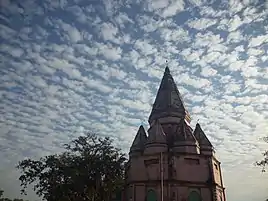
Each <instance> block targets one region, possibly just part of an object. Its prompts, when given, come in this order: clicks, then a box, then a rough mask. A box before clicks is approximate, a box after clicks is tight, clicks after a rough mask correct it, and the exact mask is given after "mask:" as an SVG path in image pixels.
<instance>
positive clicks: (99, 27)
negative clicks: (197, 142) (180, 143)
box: [0, 0, 268, 201]
mask: <svg viewBox="0 0 268 201" xmlns="http://www.w3.org/2000/svg"><path fill="white" fill-rule="evenodd" d="M264 2H265V1H259V0H252V1H251V0H243V1H242V0H230V1H227V0H221V1H220V0H169V1H167V0H53V1H50V0H24V1H19V0H13V1H11V0H0V61H1V62H0V73H1V76H0V159H1V162H0V188H3V189H4V190H5V192H6V196H10V197H11V198H12V197H21V196H20V191H19V190H20V186H19V181H18V177H19V172H18V171H17V170H16V169H15V166H16V165H17V164H18V161H20V160H22V159H25V158H33V159H38V158H39V157H42V156H45V155H48V154H53V153H58V152H60V151H62V144H64V143H67V142H69V141H70V140H72V139H74V138H76V137H78V136H80V135H83V134H85V133H86V132H89V131H94V132H97V133H98V134H99V135H103V136H110V137H112V138H113V139H114V142H115V145H116V146H118V147H120V148H122V150H124V151H125V152H126V153H127V152H128V149H129V146H130V145H131V143H132V140H133V138H134V136H135V134H136V132H137V130H138V127H139V125H140V124H143V125H144V126H145V127H146V128H147V129H148V123H147V121H148V116H149V114H150V110H151V106H152V104H153V102H154V98H155V96H156V92H157V89H158V86H159V84H160V80H161V78H162V76H163V72H164V69H165V66H166V63H165V61H166V60H168V66H169V68H170V70H171V73H172V75H173V77H174V79H175V81H176V83H177V86H178V88H179V91H180V92H181V94H182V96H183V99H184V101H185V105H186V107H187V109H188V110H189V112H190V114H191V117H192V122H191V125H192V126H193V128H194V127H195V124H196V123H197V121H198V120H199V123H200V124H201V126H202V128H203V130H204V131H205V133H206V134H207V136H208V138H209V139H210V140H211V142H212V143H213V145H214V146H215V148H216V154H217V157H218V159H219V160H220V161H221V162H222V169H223V178H224V185H225V187H226V195H227V200H228V201H252V200H254V201H263V200H264V199H265V198H267V196H268V173H261V169H260V168H258V167H255V166H254V162H255V161H256V160H260V159H261V158H262V155H261V154H262V152H263V151H264V150H265V149H267V144H265V143H264V142H262V141H261V140H260V138H261V137H264V136H265V135H267V130H268V121H267V118H268V104H267V102H268V68H267V64H268V55H267V53H268V44H267V41H268V34H267V32H268V21H267V19H268V18H267V15H268V3H264ZM27 198H29V199H31V200H35V199H36V196H34V193H33V192H32V191H29V195H28V197H27ZM36 200H37V199H36Z"/></svg>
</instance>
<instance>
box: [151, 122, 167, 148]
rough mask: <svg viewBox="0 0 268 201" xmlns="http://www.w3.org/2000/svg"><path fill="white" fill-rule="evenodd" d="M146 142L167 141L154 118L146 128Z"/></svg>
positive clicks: (161, 142)
mask: <svg viewBox="0 0 268 201" xmlns="http://www.w3.org/2000/svg"><path fill="white" fill-rule="evenodd" d="M147 143H156V144H157V143H160V144H163V143H167V140H166V134H165V133H164V131H163V128H162V126H161V124H160V123H159V121H158V120H156V121H155V123H154V124H153V125H152V126H151V128H150V129H149V130H148V139H147Z"/></svg>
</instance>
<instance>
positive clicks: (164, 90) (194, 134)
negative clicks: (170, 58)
mask: <svg viewBox="0 0 268 201" xmlns="http://www.w3.org/2000/svg"><path fill="white" fill-rule="evenodd" d="M190 121H191V118H190V115H189V113H188V112H187V110H186V108H185V105H184V103H183V100H182V97H181V95H180V92H179V90H178V89H177V86H176V84H175V82H174V79H173V77H172V75H171V74H170V70H169V68H168V67H166V69H165V73H164V76H163V78H162V81H161V84H160V87H159V90H158V92H157V96H156V99H155V102H154V104H153V108H152V112H151V114H150V116H149V124H150V128H149V130H148V135H147V134H146V131H145V129H144V127H143V126H140V128H139V129H138V132H137V134H136V136H135V139H134V141H133V143H132V146H131V148H130V152H129V161H128V163H127V166H126V186H125V200H126V201H162V200H163V201H226V198H225V192H224V187H223V181H222V174H221V166H220V162H219V161H218V160H217V159H216V157H215V152H214V149H213V146H212V144H211V143H210V141H209V139H208V138H207V136H206V135H205V133H204V131H203V130H202V128H201V126H200V125H199V124H197V125H196V127H195V129H194V130H193V129H192V128H191V126H190Z"/></svg>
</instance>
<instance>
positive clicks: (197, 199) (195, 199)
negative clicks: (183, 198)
mask: <svg viewBox="0 0 268 201" xmlns="http://www.w3.org/2000/svg"><path fill="white" fill-rule="evenodd" d="M188 201H201V196H200V194H199V193H198V192H196V191H192V192H191V193H190V194H189V196H188Z"/></svg>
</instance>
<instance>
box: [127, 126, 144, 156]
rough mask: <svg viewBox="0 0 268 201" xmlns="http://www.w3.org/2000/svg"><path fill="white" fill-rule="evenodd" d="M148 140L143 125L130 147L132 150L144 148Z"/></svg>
mask: <svg viewBox="0 0 268 201" xmlns="http://www.w3.org/2000/svg"><path fill="white" fill-rule="evenodd" d="M146 141H147V135H146V132H145V129H144V127H143V126H142V125H141V126H140V128H139V130H138V132H137V134H136V136H135V139H134V141H133V143H132V145H131V147H130V151H135V150H136V151H137V150H142V149H143V148H144V145H145V143H146Z"/></svg>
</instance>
